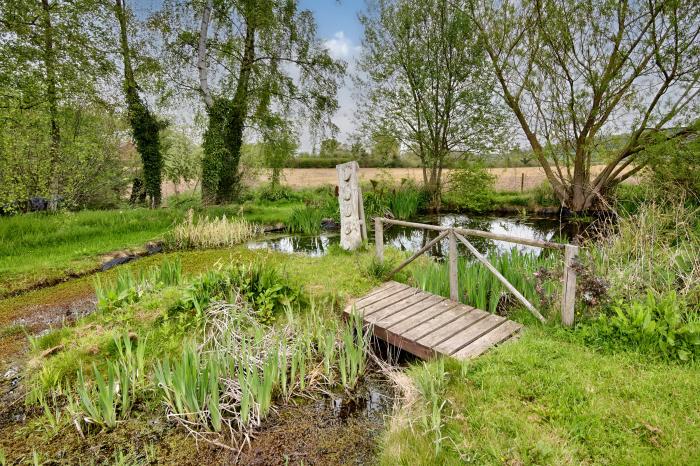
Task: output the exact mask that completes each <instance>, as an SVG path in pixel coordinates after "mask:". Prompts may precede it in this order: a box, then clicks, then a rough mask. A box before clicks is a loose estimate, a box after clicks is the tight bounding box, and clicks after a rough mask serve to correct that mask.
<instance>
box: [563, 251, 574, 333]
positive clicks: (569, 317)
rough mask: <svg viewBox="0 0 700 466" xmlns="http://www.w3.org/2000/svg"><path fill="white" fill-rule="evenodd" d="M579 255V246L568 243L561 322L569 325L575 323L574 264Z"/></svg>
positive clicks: (565, 252) (565, 257)
mask: <svg viewBox="0 0 700 466" xmlns="http://www.w3.org/2000/svg"><path fill="white" fill-rule="evenodd" d="M577 255H578V246H572V245H570V244H567V245H566V248H565V249H564V285H563V292H562V297H561V323H562V324H563V325H565V326H567V327H571V326H572V325H574V307H575V306H576V270H574V268H573V265H574V260H575V259H576V256H577Z"/></svg>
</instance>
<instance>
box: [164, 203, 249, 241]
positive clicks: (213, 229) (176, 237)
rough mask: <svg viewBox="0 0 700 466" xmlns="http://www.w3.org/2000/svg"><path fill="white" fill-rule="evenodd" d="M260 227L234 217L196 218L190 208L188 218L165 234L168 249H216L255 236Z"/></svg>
mask: <svg viewBox="0 0 700 466" xmlns="http://www.w3.org/2000/svg"><path fill="white" fill-rule="evenodd" d="M257 233H258V228H257V227H256V226H255V225H252V224H251V223H249V222H248V221H247V220H246V219H244V218H240V217H234V218H231V219H228V218H226V215H225V214H224V215H222V216H221V217H214V218H212V219H210V218H209V217H200V218H199V219H197V220H195V219H194V212H193V211H192V210H189V211H188V212H187V218H186V219H185V221H184V222H182V223H181V224H179V225H177V226H175V227H174V228H173V229H172V230H170V231H168V232H167V233H166V234H165V240H164V246H165V247H166V249H170V250H177V249H214V248H227V247H231V246H234V245H236V244H240V243H243V242H245V241H247V240H249V239H252V238H253V237H255V236H256V235H257Z"/></svg>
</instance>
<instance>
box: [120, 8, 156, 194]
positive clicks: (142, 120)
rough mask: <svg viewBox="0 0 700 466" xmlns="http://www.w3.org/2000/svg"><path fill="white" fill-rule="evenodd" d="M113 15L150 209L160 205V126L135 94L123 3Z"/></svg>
mask: <svg viewBox="0 0 700 466" xmlns="http://www.w3.org/2000/svg"><path fill="white" fill-rule="evenodd" d="M114 13H115V15H116V17H117V21H118V23H119V45H120V51H121V55H122V60H123V65H124V94H125V95H126V106H127V111H128V114H129V123H130V125H131V130H132V133H133V136H134V140H135V141H136V150H137V151H138V153H139V155H140V156H141V163H142V164H143V177H144V186H145V188H146V195H147V196H148V198H149V204H150V206H151V207H158V206H159V205H160V202H161V181H162V176H161V171H162V169H163V157H162V154H161V148H160V136H159V132H160V130H161V129H162V128H163V127H164V124H163V123H162V122H160V121H158V118H156V116H155V115H153V113H151V111H150V110H149V109H148V106H147V105H146V103H145V102H144V101H143V99H142V98H141V96H140V95H139V86H138V84H137V83H136V78H135V76H134V67H133V65H132V62H131V55H132V51H131V48H130V47H129V32H128V14H127V11H126V8H125V6H124V2H123V0H114Z"/></svg>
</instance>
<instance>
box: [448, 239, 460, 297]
mask: <svg viewBox="0 0 700 466" xmlns="http://www.w3.org/2000/svg"><path fill="white" fill-rule="evenodd" d="M449 261H450V299H451V300H452V301H459V281H458V279H457V276H458V271H457V236H455V232H454V230H450V257H449Z"/></svg>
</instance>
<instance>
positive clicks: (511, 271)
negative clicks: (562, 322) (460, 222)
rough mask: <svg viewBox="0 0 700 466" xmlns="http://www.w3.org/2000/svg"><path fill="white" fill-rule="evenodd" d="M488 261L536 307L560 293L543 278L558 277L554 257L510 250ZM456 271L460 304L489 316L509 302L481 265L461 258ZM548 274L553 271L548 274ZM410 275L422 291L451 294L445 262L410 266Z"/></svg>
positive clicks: (491, 257) (548, 301)
mask: <svg viewBox="0 0 700 466" xmlns="http://www.w3.org/2000/svg"><path fill="white" fill-rule="evenodd" d="M487 258H488V260H489V261H490V262H491V263H492V264H493V265H494V267H496V269H498V271H499V272H501V274H502V275H503V276H504V277H505V278H506V280H508V281H509V282H510V283H511V284H513V286H515V288H516V289H517V290H518V291H520V292H521V293H522V294H523V296H525V298H526V299H527V300H528V301H530V302H531V303H533V304H535V305H537V306H544V307H546V306H549V305H550V304H551V303H552V302H554V298H553V297H554V296H555V295H556V294H557V293H559V292H560V285H558V284H557V282H556V280H550V279H545V278H546V277H545V276H546V275H552V276H556V277H559V276H560V273H559V272H558V270H560V269H561V267H562V266H561V258H559V257H557V256H556V255H555V254H542V255H539V256H538V255H535V254H533V253H529V252H521V251H519V250H517V249H511V250H510V251H509V252H506V253H502V254H498V253H491V254H488V255H487ZM458 271H459V300H460V301H461V302H463V303H465V304H468V305H470V306H473V307H476V308H479V309H484V310H487V311H489V312H492V313H493V312H496V311H497V310H499V306H504V305H506V304H508V303H509V302H512V299H511V298H509V297H508V292H507V290H506V289H505V287H504V286H503V284H502V283H501V282H500V281H499V280H498V278H496V276H495V275H493V274H492V273H491V272H490V271H489V270H488V269H487V268H486V267H484V266H483V265H482V264H481V263H480V262H477V261H475V260H468V259H467V258H465V257H460V258H459V261H458ZM551 271H556V272H554V274H551V273H550V272H551ZM411 274H412V278H413V280H414V281H415V283H416V284H417V286H418V287H420V288H421V289H423V290H425V291H429V292H431V293H435V294H438V295H440V296H449V295H450V289H449V264H448V263H447V262H437V261H433V260H430V261H423V262H421V263H419V264H416V265H415V266H414V267H412V269H411ZM538 280H539V281H538Z"/></svg>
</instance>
